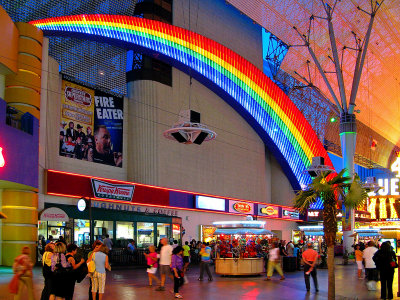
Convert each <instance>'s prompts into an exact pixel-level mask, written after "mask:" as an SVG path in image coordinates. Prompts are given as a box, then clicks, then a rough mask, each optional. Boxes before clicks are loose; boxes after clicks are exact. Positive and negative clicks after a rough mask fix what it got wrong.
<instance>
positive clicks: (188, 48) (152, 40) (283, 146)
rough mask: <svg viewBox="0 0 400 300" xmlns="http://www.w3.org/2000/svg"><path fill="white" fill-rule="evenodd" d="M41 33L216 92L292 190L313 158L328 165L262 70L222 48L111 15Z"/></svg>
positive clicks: (62, 23) (75, 19)
mask: <svg viewBox="0 0 400 300" xmlns="http://www.w3.org/2000/svg"><path fill="white" fill-rule="evenodd" d="M30 23H31V24H33V25H35V26H37V27H38V28H40V29H41V30H43V31H44V33H45V34H46V35H58V36H63V35H65V36H69V37H70V36H75V37H81V38H85V39H88V38H89V39H92V40H97V41H101V42H108V43H112V44H114V45H117V46H122V47H125V48H127V49H135V50H138V51H142V52H143V53H145V54H148V55H152V56H154V57H156V58H157V59H160V60H163V61H165V62H167V63H169V64H171V65H172V66H173V67H176V68H178V69H180V70H182V71H184V72H189V70H190V71H191V74H192V76H193V77H194V78H195V79H196V80H198V81H200V82H202V83H203V84H204V85H206V86H207V87H208V88H210V89H211V90H213V91H214V92H215V93H217V94H218V95H219V96H220V97H221V98H223V99H224V100H225V101H226V102H228V103H229V104H230V105H231V106H232V107H233V108H234V109H236V111H237V112H238V113H239V114H240V115H241V116H242V117H244V118H245V119H246V120H247V122H248V123H249V124H250V125H251V126H252V127H253V128H254V129H255V131H256V132H257V133H258V134H259V136H260V137H261V138H262V139H263V141H264V143H265V144H266V146H267V147H268V148H269V150H270V151H272V152H273V154H274V155H275V157H276V158H277V160H278V162H279V163H280V165H281V166H282V168H283V170H284V171H285V173H286V175H287V176H288V179H289V181H290V182H291V184H292V186H293V188H294V189H296V190H298V189H300V188H301V187H303V186H305V185H307V184H308V183H309V182H310V181H311V178H310V176H309V175H308V173H307V172H305V171H306V169H307V167H308V166H309V165H310V164H311V158H312V157H314V156H323V157H324V158H325V163H326V164H328V165H332V163H331V161H330V159H329V157H328V154H327V152H326V151H325V149H324V147H323V145H322V144H321V142H320V141H319V139H318V137H317V135H316V134H315V132H314V130H313V129H312V127H311V126H310V124H309V123H308V122H307V120H306V119H305V118H304V116H303V115H302V113H301V112H300V111H299V110H298V109H297V107H296V106H295V105H294V103H293V102H292V101H291V100H290V99H289V97H288V96H286V95H285V93H284V92H283V91H282V90H281V89H280V88H279V87H278V86H277V85H276V84H274V83H273V82H272V81H271V80H270V79H269V78H268V77H267V76H266V75H265V74H264V73H263V72H262V71H260V70H259V69H258V68H257V67H256V66H254V65H253V64H251V63H250V62H249V61H247V60H246V59H244V58H243V57H241V56H240V55H238V54H236V53H235V52H233V51H232V50H230V49H228V48H226V47H225V46H223V45H221V44H219V43H217V42H215V41H213V40H211V39H209V38H206V37H204V36H202V35H199V34H197V33H194V32H191V31H188V30H186V29H183V28H180V27H176V26H173V25H169V24H166V23H162V22H158V21H154V20H148V19H143V18H135V17H128V16H115V15H78V16H66V17H57V18H49V19H43V20H38V21H32V22H30Z"/></svg>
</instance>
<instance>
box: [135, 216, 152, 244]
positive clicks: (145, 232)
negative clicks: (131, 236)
mask: <svg viewBox="0 0 400 300" xmlns="http://www.w3.org/2000/svg"><path fill="white" fill-rule="evenodd" d="M136 242H137V246H138V247H148V246H149V245H154V224H153V223H143V222H138V223H137V241H136Z"/></svg>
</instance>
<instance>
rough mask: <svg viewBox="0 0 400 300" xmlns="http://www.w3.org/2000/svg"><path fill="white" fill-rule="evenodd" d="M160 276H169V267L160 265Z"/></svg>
mask: <svg viewBox="0 0 400 300" xmlns="http://www.w3.org/2000/svg"><path fill="white" fill-rule="evenodd" d="M160 274H161V275H169V274H171V268H170V266H169V265H160Z"/></svg>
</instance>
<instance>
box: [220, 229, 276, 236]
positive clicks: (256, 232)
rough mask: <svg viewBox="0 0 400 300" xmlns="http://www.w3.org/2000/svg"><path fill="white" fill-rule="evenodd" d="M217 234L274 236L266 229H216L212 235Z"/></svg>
mask: <svg viewBox="0 0 400 300" xmlns="http://www.w3.org/2000/svg"><path fill="white" fill-rule="evenodd" d="M217 234H229V235H232V234H239V235H245V234H248V235H274V233H273V232H271V231H269V230H267V229H258V228H217V230H215V232H214V235H217Z"/></svg>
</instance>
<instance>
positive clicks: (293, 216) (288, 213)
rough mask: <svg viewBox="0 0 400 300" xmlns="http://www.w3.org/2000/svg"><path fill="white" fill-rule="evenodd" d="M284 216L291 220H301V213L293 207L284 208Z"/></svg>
mask: <svg viewBox="0 0 400 300" xmlns="http://www.w3.org/2000/svg"><path fill="white" fill-rule="evenodd" d="M282 218H283V219H290V220H299V219H300V213H299V212H298V211H296V210H295V209H292V208H282Z"/></svg>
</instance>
